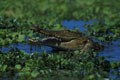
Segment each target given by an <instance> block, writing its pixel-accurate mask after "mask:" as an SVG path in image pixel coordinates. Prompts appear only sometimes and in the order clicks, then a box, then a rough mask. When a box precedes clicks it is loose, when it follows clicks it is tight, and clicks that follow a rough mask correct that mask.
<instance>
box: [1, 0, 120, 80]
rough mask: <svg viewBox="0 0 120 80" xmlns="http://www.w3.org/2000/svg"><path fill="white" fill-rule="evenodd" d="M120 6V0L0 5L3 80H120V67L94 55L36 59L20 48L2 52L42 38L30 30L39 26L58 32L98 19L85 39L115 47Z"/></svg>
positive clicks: (4, 0) (4, 1)
mask: <svg viewBox="0 0 120 80" xmlns="http://www.w3.org/2000/svg"><path fill="white" fill-rule="evenodd" d="M119 5H120V0H109V1H107V0H19V1H18V0H13V1H11V0H1V1H0V80H1V79H3V80H4V79H8V80H9V79H11V80H13V79H15V80H42V79H43V80H67V79H69V80H104V79H108V80H111V79H113V78H112V77H111V76H110V75H112V76H113V75H115V76H116V77H115V80H119V79H120V77H119V76H120V72H119V67H120V62H109V61H107V60H106V59H105V57H100V56H98V54H99V52H94V51H92V50H91V51H89V52H87V53H83V54H80V51H78V50H76V51H68V52H63V51H59V52H58V51H57V52H52V53H45V52H43V53H39V52H35V53H32V54H27V53H26V52H22V51H21V50H19V49H17V48H11V50H10V51H9V52H7V53H5V52H2V51H1V48H2V47H4V46H7V45H9V44H12V43H19V42H22V43H28V38H36V37H37V38H39V35H38V34H36V33H33V31H32V30H31V27H33V26H34V25H39V26H40V27H42V28H45V29H54V30H59V29H63V26H62V24H61V23H62V21H63V20H83V21H88V20H96V23H95V24H94V23H93V24H91V25H85V28H87V31H86V32H85V33H86V34H85V35H86V36H89V37H90V38H92V39H95V40H99V41H100V42H105V43H110V42H111V41H114V40H117V39H119V38H120V27H119V26H120V13H119V11H120V7H119ZM119 45H120V44H119ZM112 70H114V71H115V72H114V71H113V72H112Z"/></svg>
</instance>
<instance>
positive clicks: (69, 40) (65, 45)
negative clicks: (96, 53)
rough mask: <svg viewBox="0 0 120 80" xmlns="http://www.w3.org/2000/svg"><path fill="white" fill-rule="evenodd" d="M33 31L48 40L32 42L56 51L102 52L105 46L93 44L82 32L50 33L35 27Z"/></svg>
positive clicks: (61, 31) (64, 31)
mask: <svg viewBox="0 0 120 80" xmlns="http://www.w3.org/2000/svg"><path fill="white" fill-rule="evenodd" d="M32 30H33V31H34V32H38V33H40V34H43V35H45V36H48V38H44V39H42V40H32V39H30V41H31V42H33V43H37V44H42V45H46V46H50V47H54V48H56V49H60V50H81V52H86V51H88V50H90V49H97V50H100V49H102V48H103V46H101V45H99V44H98V43H95V42H93V41H92V40H90V39H89V38H88V37H85V36H84V35H83V34H82V33H80V32H74V31H70V30H60V31H50V30H45V29H41V28H37V27H33V28H32Z"/></svg>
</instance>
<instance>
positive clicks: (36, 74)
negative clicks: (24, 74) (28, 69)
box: [31, 71, 39, 78]
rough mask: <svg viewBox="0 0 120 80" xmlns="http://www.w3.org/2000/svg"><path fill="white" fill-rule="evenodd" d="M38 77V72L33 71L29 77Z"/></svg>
mask: <svg viewBox="0 0 120 80" xmlns="http://www.w3.org/2000/svg"><path fill="white" fill-rule="evenodd" d="M38 75H39V72H38V71H33V72H32V73H31V76H32V77H34V78H35V77H37V76H38Z"/></svg>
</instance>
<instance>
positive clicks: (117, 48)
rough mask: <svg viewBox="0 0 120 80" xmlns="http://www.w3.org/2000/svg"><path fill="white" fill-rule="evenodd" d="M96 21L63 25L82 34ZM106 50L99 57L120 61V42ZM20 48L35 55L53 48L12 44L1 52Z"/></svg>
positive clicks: (115, 42)
mask: <svg viewBox="0 0 120 80" xmlns="http://www.w3.org/2000/svg"><path fill="white" fill-rule="evenodd" d="M96 22H97V21H96V20H90V21H80V20H79V21H76V20H70V21H67V20H65V21H63V22H62V25H63V26H64V27H65V28H67V29H70V30H73V29H78V30H80V31H81V32H85V31H87V29H86V28H85V25H92V24H93V23H96ZM105 46H106V47H105V49H104V50H103V51H101V52H100V53H99V56H105V57H106V59H107V60H109V61H120V40H117V41H112V42H111V43H110V44H107V45H105ZM11 47H12V48H14V47H16V48H18V49H20V50H22V51H24V52H26V53H29V54H31V53H33V52H39V53H41V52H51V51H52V48H51V47H47V46H35V45H30V44H28V43H26V44H23V43H18V44H11V45H9V46H8V47H3V48H2V49H1V50H2V51H3V52H8V51H9V50H10V48H11Z"/></svg>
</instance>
